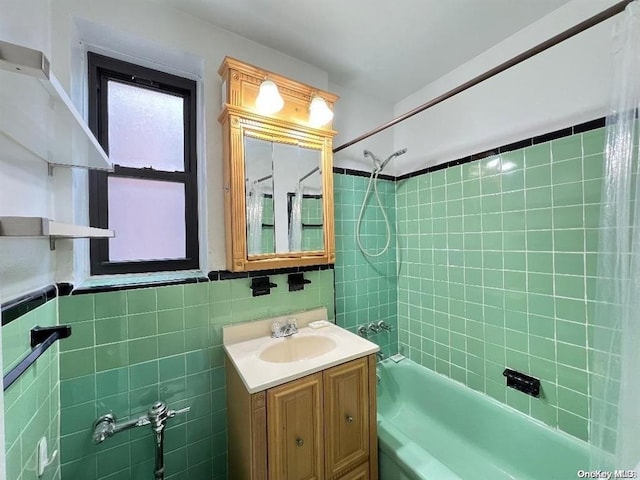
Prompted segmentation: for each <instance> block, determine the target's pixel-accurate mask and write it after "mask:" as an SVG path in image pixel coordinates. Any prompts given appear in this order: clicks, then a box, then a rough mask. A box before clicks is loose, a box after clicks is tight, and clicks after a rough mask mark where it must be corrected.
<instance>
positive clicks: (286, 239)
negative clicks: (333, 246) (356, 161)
mask: <svg viewBox="0 0 640 480" xmlns="http://www.w3.org/2000/svg"><path fill="white" fill-rule="evenodd" d="M250 135H251V132H250V131H245V135H244V164H245V176H246V178H245V198H246V201H245V209H246V218H247V229H246V231H247V255H248V257H251V256H254V255H265V254H274V253H276V254H288V253H295V252H304V251H322V250H324V235H325V233H324V220H323V217H324V213H323V202H322V199H323V197H322V169H321V167H322V151H321V150H320V149H314V148H309V147H306V146H300V145H297V144H290V143H278V142H274V141H270V140H265V139H262V138H257V137H252V136H250Z"/></svg>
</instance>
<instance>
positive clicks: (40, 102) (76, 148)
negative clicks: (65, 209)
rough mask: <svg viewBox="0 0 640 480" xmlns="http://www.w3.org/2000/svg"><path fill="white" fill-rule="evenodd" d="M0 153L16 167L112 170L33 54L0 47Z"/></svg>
mask: <svg viewBox="0 0 640 480" xmlns="http://www.w3.org/2000/svg"><path fill="white" fill-rule="evenodd" d="M0 152H1V154H2V155H3V156H8V157H10V158H12V159H17V160H20V161H23V160H24V161H28V160H30V159H33V158H37V159H40V160H44V161H45V162H47V163H49V164H50V165H53V166H66V167H82V168H88V169H94V170H112V169H113V167H112V164H111V162H110V161H109V158H108V157H107V155H106V153H105V152H104V150H103V149H102V147H101V146H100V144H99V143H98V141H97V140H96V138H95V137H94V135H93V133H91V131H90V130H89V127H87V125H86V123H85V122H84V120H83V119H82V117H81V116H80V114H79V113H78V111H77V110H76V109H75V107H74V106H73V104H72V103H71V100H70V99H69V96H68V95H67V94H66V92H65V91H64V89H63V88H62V86H61V85H60V83H59V82H58V80H57V79H56V78H55V76H54V75H53V73H51V71H50V68H49V61H48V60H47V58H46V56H45V55H44V54H43V53H42V52H40V51H37V50H32V49H30V48H25V47H21V46H19V45H14V44H11V43H8V42H3V41H0Z"/></svg>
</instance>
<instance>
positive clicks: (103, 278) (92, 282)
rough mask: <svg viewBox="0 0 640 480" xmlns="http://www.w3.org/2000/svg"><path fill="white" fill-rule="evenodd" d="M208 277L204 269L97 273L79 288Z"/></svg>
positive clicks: (163, 282)
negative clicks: (111, 273) (116, 273)
mask: <svg viewBox="0 0 640 480" xmlns="http://www.w3.org/2000/svg"><path fill="white" fill-rule="evenodd" d="M206 278H207V274H206V273H204V272H203V271H202V270H181V271H176V272H151V273H127V274H122V275H96V276H93V277H89V278H87V279H86V280H85V281H84V282H82V283H81V284H80V285H77V286H76V289H78V290H85V289H92V288H104V287H127V286H136V285H149V286H153V285H154V284H166V283H174V282H175V283H178V282H181V281H185V280H191V279H199V280H203V281H204V279H206Z"/></svg>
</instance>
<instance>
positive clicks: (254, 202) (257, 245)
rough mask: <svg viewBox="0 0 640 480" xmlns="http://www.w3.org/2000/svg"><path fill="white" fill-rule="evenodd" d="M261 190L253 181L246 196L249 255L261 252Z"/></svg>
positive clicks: (262, 196)
mask: <svg viewBox="0 0 640 480" xmlns="http://www.w3.org/2000/svg"><path fill="white" fill-rule="evenodd" d="M263 198H264V195H263V191H262V187H261V185H260V183H259V182H253V184H252V185H251V190H250V191H249V196H248V197H247V226H248V230H249V231H248V237H249V239H248V240H249V242H248V244H249V247H248V248H249V255H252V254H253V255H255V254H260V253H262V211H263V205H264V203H263Z"/></svg>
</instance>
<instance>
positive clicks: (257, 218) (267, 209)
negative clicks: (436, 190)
mask: <svg viewBox="0 0 640 480" xmlns="http://www.w3.org/2000/svg"><path fill="white" fill-rule="evenodd" d="M244 154H245V162H244V171H245V205H246V218H247V254H248V255H249V256H252V255H264V254H270V253H271V254H272V253H274V252H275V248H276V241H275V230H276V229H275V222H274V195H273V190H274V188H273V187H274V181H273V155H274V144H273V143H272V142H268V141H265V140H260V139H258V138H253V137H249V136H246V135H245V137H244Z"/></svg>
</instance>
